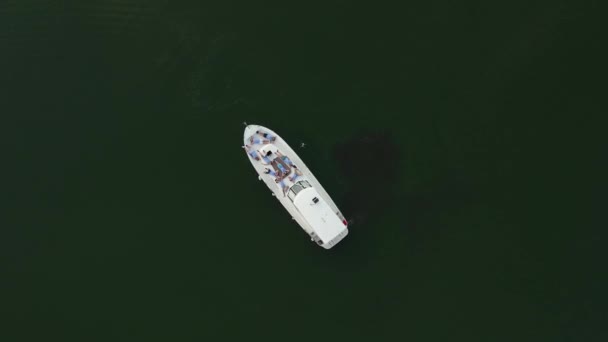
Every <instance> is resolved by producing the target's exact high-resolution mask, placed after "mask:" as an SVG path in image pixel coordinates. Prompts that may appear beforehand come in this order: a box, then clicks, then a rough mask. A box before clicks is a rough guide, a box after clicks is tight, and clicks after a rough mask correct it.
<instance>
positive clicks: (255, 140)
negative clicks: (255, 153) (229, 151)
mask: <svg viewBox="0 0 608 342" xmlns="http://www.w3.org/2000/svg"><path fill="white" fill-rule="evenodd" d="M249 142H250V143H252V144H268V143H269V142H270V140H268V139H260V138H254V137H253V136H252V137H251V138H249Z"/></svg>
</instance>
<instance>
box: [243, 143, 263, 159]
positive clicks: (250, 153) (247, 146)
mask: <svg viewBox="0 0 608 342" xmlns="http://www.w3.org/2000/svg"><path fill="white" fill-rule="evenodd" d="M243 148H244V149H245V151H247V154H248V155H249V156H250V157H251V158H253V159H255V160H260V156H259V155H258V151H257V150H251V151H250V150H249V149H250V148H251V146H249V145H245V146H243Z"/></svg>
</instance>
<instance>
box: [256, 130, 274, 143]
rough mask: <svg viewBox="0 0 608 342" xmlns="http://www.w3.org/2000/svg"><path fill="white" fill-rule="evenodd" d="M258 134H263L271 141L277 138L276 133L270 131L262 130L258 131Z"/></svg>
mask: <svg viewBox="0 0 608 342" xmlns="http://www.w3.org/2000/svg"><path fill="white" fill-rule="evenodd" d="M256 133H257V134H259V135H261V136H263V137H264V138H266V139H268V140H270V141H275V140H277V137H275V136H274V135H272V134H270V133H262V131H256Z"/></svg>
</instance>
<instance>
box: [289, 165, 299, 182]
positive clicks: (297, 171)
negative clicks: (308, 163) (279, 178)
mask: <svg viewBox="0 0 608 342" xmlns="http://www.w3.org/2000/svg"><path fill="white" fill-rule="evenodd" d="M301 175H302V171H300V170H298V168H297V167H296V166H295V165H293V174H292V175H291V176H289V180H290V181H291V182H292V183H293V182H295V180H296V179H297V178H298V177H300V176H301Z"/></svg>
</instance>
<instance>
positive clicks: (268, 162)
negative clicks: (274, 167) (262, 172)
mask: <svg viewBox="0 0 608 342" xmlns="http://www.w3.org/2000/svg"><path fill="white" fill-rule="evenodd" d="M271 154H272V152H270V151H268V152H266V155H265V156H262V159H263V160H264V162H265V163H266V164H270V162H271V160H270V158H269V157H270V155H271Z"/></svg>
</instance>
